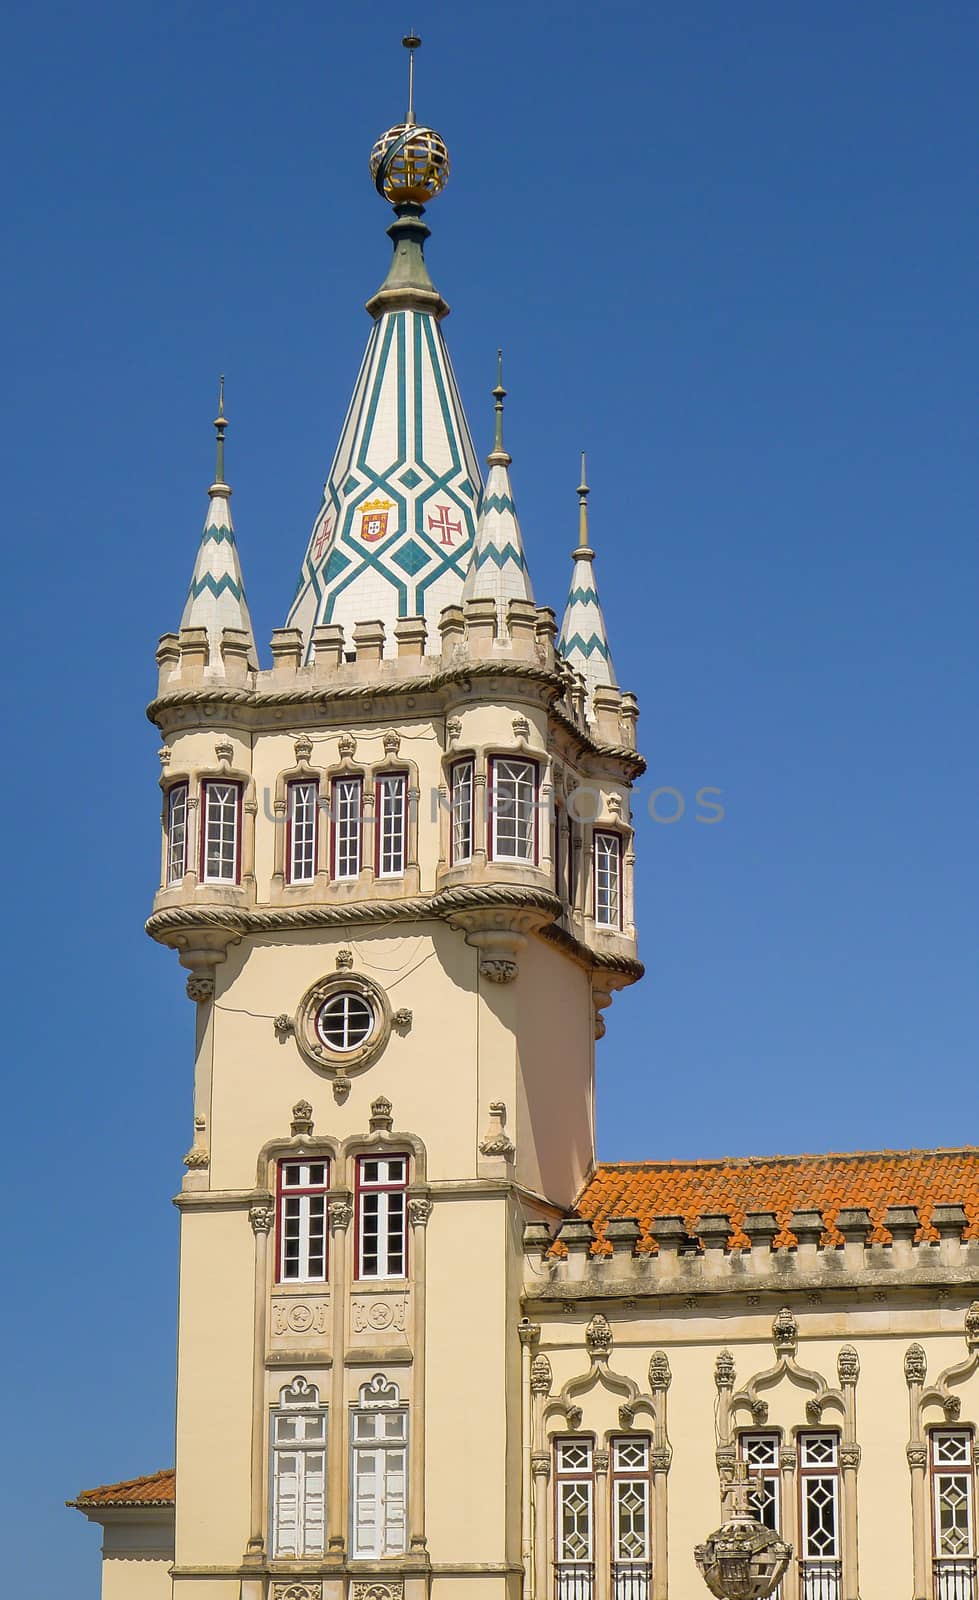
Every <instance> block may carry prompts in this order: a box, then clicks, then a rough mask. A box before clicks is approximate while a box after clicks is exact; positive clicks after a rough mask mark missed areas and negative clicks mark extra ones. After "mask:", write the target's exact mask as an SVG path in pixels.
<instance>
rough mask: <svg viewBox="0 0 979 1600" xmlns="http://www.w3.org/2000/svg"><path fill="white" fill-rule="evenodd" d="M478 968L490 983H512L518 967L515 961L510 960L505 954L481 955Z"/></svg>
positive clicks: (518, 969)
mask: <svg viewBox="0 0 979 1600" xmlns="http://www.w3.org/2000/svg"><path fill="white" fill-rule="evenodd" d="M479 970H480V972H481V973H482V975H483V977H484V978H488V979H489V982H490V983H512V982H513V980H514V978H515V977H516V976H517V974H518V973H519V971H520V968H519V967H518V965H517V963H516V962H515V961H510V960H509V959H508V958H507V957H505V956H483V957H481V959H480V963H479Z"/></svg>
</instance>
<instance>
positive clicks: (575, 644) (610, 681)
mask: <svg viewBox="0 0 979 1600" xmlns="http://www.w3.org/2000/svg"><path fill="white" fill-rule="evenodd" d="M589 492H590V491H589V488H588V483H587V481H586V479H585V453H584V451H582V452H581V482H580V483H579V485H578V543H577V545H576V547H575V549H574V550H573V551H572V552H571V559H572V561H573V562H574V568H573V570H572V574H571V593H570V594H569V595H568V606H567V610H566V611H565V613H564V621H563V622H562V624H561V633H560V637H559V639H558V649H559V650H560V651H561V653H562V654H563V655H564V657H565V658H566V660H567V661H568V663H569V664H570V665H571V666H572V667H573V668H574V669H575V671H576V672H580V673H581V675H582V677H583V678H584V680H585V683H586V685H587V687H588V693H589V699H590V697H591V693H592V691H593V690H595V689H598V688H604V687H614V686H615V668H614V667H613V665H612V654H611V651H610V650H609V647H608V634H607V633H606V631H605V618H604V617H603V616H602V608H601V606H600V605H599V601H598V587H597V584H596V582H595V571H594V561H595V552H594V550H593V549H592V547H591V543H590V541H589V534H588V495H589Z"/></svg>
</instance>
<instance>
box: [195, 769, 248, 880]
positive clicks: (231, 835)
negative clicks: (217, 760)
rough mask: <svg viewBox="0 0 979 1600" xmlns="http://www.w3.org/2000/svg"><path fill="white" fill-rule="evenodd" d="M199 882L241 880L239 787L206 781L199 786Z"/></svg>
mask: <svg viewBox="0 0 979 1600" xmlns="http://www.w3.org/2000/svg"><path fill="white" fill-rule="evenodd" d="M201 812H202V819H201V881H202V882H203V883H237V882H238V881H239V879H240V877H241V784H240V783H229V782H227V781H226V780H225V779H223V778H206V779H205V781H204V782H203V783H202V784H201Z"/></svg>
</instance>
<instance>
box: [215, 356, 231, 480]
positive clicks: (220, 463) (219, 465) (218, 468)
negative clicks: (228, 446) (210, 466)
mask: <svg viewBox="0 0 979 1600" xmlns="http://www.w3.org/2000/svg"><path fill="white" fill-rule="evenodd" d="M227 426H228V423H227V420H226V418H225V415H224V373H223V372H222V374H221V383H220V386H219V388H218V414H217V416H216V417H215V419H214V427H215V431H216V433H217V436H218V442H217V450H216V452H215V455H216V460H215V466H214V481H215V483H223V482H224V430H225V428H226V427H227Z"/></svg>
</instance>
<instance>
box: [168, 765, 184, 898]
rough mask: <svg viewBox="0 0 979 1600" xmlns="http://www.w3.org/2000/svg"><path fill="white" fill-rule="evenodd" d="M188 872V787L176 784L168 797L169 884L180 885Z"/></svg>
mask: <svg viewBox="0 0 979 1600" xmlns="http://www.w3.org/2000/svg"><path fill="white" fill-rule="evenodd" d="M186 871H187V785H186V784H185V783H178V784H175V785H174V787H173V788H172V789H171V790H170V791H169V793H168V795H167V883H179V881H180V879H181V878H182V877H183V875H184V873H185V872H186Z"/></svg>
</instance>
